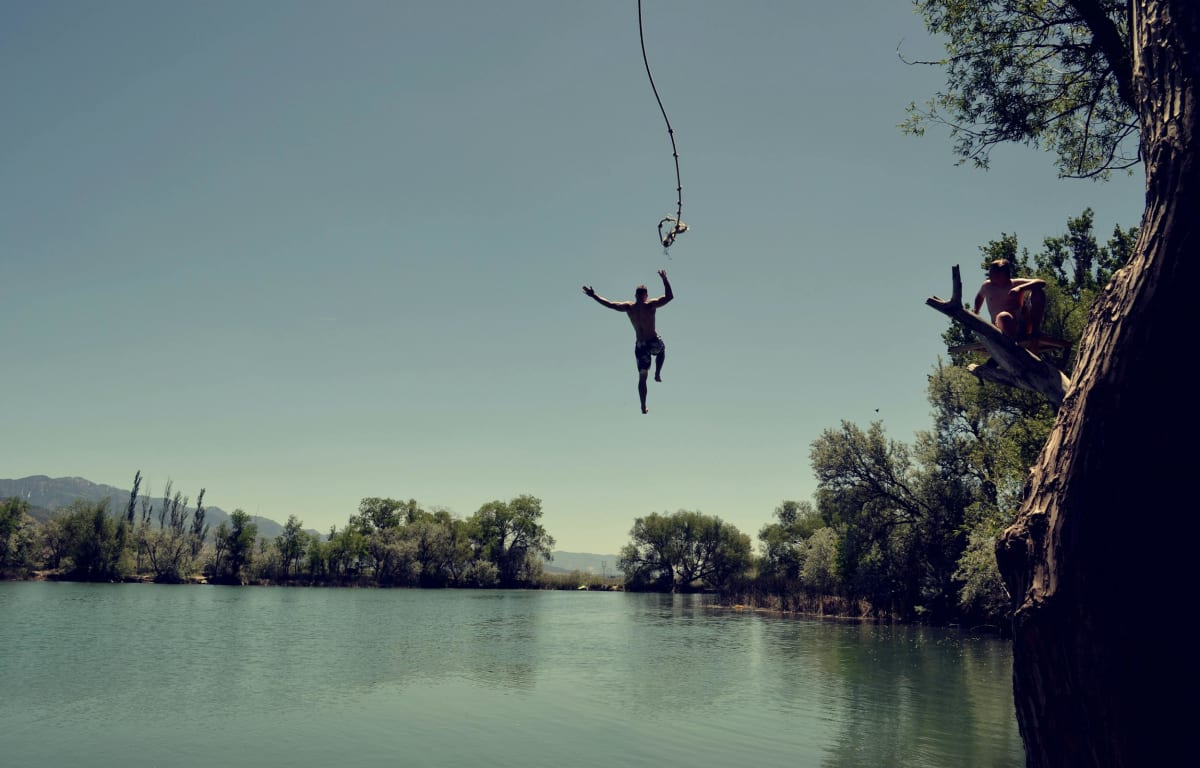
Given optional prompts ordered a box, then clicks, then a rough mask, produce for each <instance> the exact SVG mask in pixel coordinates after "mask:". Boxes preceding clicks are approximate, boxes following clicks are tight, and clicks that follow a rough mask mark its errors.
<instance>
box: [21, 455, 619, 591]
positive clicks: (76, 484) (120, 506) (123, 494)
mask: <svg viewBox="0 0 1200 768" xmlns="http://www.w3.org/2000/svg"><path fill="white" fill-rule="evenodd" d="M129 490H130V489H128V488H126V489H121V488H117V487H116V486H112V485H103V484H101V483H93V482H92V481H90V480H85V479H84V478H82V477H47V476H46V475H30V476H29V477H22V478H20V479H17V480H4V479H0V499H7V498H10V497H14V496H15V497H17V498H20V499H24V500H25V501H26V502H28V503H29V507H30V509H29V513H30V515H31V516H32V517H33V518H34V519H35V520H37V521H39V522H43V523H44V522H45V521H46V520H48V519H49V518H50V516H51V515H53V514H54V512H55V511H57V510H58V509H60V508H62V507H65V506H67V505H69V504H70V503H71V502H73V501H77V500H80V499H82V500H83V501H87V502H92V503H95V502H98V501H103V500H105V499H107V500H108V508H109V510H110V511H111V512H113V513H114V514H116V513H119V512H123V511H124V510H125V509H127V508H128V506H129ZM180 490H182V489H180ZM143 500H146V502H147V503H149V504H153V505H154V508H155V509H156V510H157V509H158V508H159V507H160V506H161V505H162V503H163V500H162V499H161V498H157V499H155V498H149V499H147V497H146V496H144V495H139V496H138V501H137V512H136V513H135V514H137V515H140V514H141V509H142V503H143ZM204 510H205V522H209V523H211V524H212V528H213V529H214V530H215V529H216V527H217V526H218V525H220V524H221V523H222V522H223V521H225V520H228V519H229V513H228V512H226V511H225V510H223V509H221V508H220V507H208V506H206V507H205V508H204ZM156 514H157V513H156ZM251 519H252V520H253V522H254V523H255V524H256V525H257V526H258V535H259V536H260V537H261V538H264V539H273V538H275V537H276V536H278V535H279V534H281V533H283V525H282V524H281V523H279V522H277V521H275V520H271V519H270V518H266V517H257V516H251ZM310 532H311V533H316V534H318V535H324V533H323V532H318V531H310ZM552 554H553V556H554V559H553V561H551V562H549V563H546V566H545V568H546V571H548V572H550V573H570V572H571V571H580V572H581V573H591V574H596V575H606V574H607V575H618V574H619V571H617V556H616V555H594V554H590V553H587V552H559V551H556V552H554V553H552Z"/></svg>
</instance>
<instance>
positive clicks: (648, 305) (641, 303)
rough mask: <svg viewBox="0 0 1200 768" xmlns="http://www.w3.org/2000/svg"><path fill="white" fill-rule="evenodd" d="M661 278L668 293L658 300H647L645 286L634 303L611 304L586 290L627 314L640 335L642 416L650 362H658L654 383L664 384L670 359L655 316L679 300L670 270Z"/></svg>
mask: <svg viewBox="0 0 1200 768" xmlns="http://www.w3.org/2000/svg"><path fill="white" fill-rule="evenodd" d="M658 276H659V277H661V278H662V281H663V290H664V291H665V293H663V295H662V296H659V297H657V298H654V299H650V298H647V297H648V296H649V295H650V292H649V291H648V290H647V289H646V286H644V285H639V286H638V287H637V289H636V290H635V291H634V293H633V301H610V300H608V299H606V298H604V297H603V296H599V295H597V294H596V291H595V290H593V288H592V286H590V285H585V286H583V292H584V293H585V294H587V295H588V296H591V297H592V298H593V299H595V300H596V302H597V303H599V304H603V305H604V306H606V307H608V308H609V309H615V310H616V311H618V312H624V313H625V314H627V315H629V322H631V323H633V331H634V333H635V334H637V342H636V343H635V344H634V346H633V355H634V357H636V358H637V367H638V396H639V397H640V398H641V400H642V413H647V408H646V378H647V377H648V376H649V375H650V358H651V357H653V358H654V380H655V381H662V367H663V360H665V359H666V357H667V347H666V345H665V344H663V340H662V339H661V338H660V337H659V335H658V333H657V332H656V331H655V330H654V313H655V312H656V311H657V310H658V308H659V307H661V306H663V305H664V304H666V303H667V302H668V301H670V300H671V299H673V298H675V294H673V293H672V292H671V283H670V282H669V281H668V280H667V272H666V270H664V269H660V270H658Z"/></svg>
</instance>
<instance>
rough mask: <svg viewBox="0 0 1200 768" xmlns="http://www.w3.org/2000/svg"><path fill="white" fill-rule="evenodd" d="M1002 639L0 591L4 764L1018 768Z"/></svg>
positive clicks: (688, 609)
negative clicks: (931, 767)
mask: <svg viewBox="0 0 1200 768" xmlns="http://www.w3.org/2000/svg"><path fill="white" fill-rule="evenodd" d="M1011 671H1012V659H1011V653H1010V650H1009V647H1008V646H1007V644H1005V643H1002V642H999V641H996V640H991V639H978V638H968V637H964V636H961V635H958V634H955V633H951V632H942V631H936V630H929V629H920V628H895V627H876V626H870V625H858V624H845V623H835V622H821V621H810V620H801V619H785V618H779V617H771V616H764V615H759V614H754V613H738V612H732V611H722V610H715V609H712V608H706V607H704V605H703V602H702V600H701V599H700V598H699V597H695V596H665V595H626V594H622V593H595V592H504V591H478V592H477V591H463V590H438V591H432V590H430V591H419V590H335V589H299V588H289V589H271V588H257V587H255V588H230V587H213V586H208V587H204V586H180V587H171V586H156V585H149V584H116V585H89V584H55V583H12V582H9V583H0V765H3V766H5V768H23V767H24V766H28V767H29V768H45V767H46V766H96V767H99V768H106V767H107V766H114V767H116V766H120V767H121V768H134V767H136V766H276V765H278V766H290V767H293V768H308V767H309V766H330V765H338V766H375V765H395V766H460V765H461V766H492V765H494V766H543V765H544V766H564V767H565V766H571V767H574V766H582V767H587V766H604V767H605V768H613V766H674V765H680V766H684V765H686V766H689V767H690V768H704V767H706V766H731V765H737V766H773V765H779V766H784V765H786V766H871V767H872V768H877V767H878V766H914V767H916V766H920V767H921V768H928V767H930V766H954V767H955V768H959V767H962V766H1014V767H1015V766H1021V765H1023V764H1024V756H1023V753H1022V751H1021V741H1020V736H1019V734H1018V732H1017V725H1016V719H1015V715H1014V711H1013V704H1012V694H1011V677H1010V676H1011Z"/></svg>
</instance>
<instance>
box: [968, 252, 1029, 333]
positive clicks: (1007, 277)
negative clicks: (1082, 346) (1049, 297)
mask: <svg viewBox="0 0 1200 768" xmlns="http://www.w3.org/2000/svg"><path fill="white" fill-rule="evenodd" d="M984 300H986V301H987V307H988V312H989V313H991V315H992V325H994V326H996V327H997V328H999V329H1000V330H1001V331H1002V332H1003V333H1004V335H1005V336H1008V337H1009V338H1011V339H1013V340H1014V341H1022V340H1025V339H1028V340H1029V341H1030V343H1029V351H1030V352H1032V353H1033V354H1035V355H1036V354H1038V349H1039V348H1038V337H1039V336H1041V333H1042V317H1043V316H1044V315H1045V313H1046V281H1045V280H1039V279H1037V278H1024V277H1022V278H1014V277H1013V276H1012V262H1010V261H1009V260H1008V259H996V260H995V261H993V262H991V263H989V264H988V267H987V279H986V280H984V281H983V285H982V286H980V288H979V293H977V294H975V309H974V312H975V314H979V308H980V307H981V306H982V305H983V302H984Z"/></svg>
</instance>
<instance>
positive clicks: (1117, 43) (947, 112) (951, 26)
mask: <svg viewBox="0 0 1200 768" xmlns="http://www.w3.org/2000/svg"><path fill="white" fill-rule="evenodd" d="M914 5H915V6H916V9H917V11H918V12H919V13H920V14H921V15H922V16H923V17H924V19H925V24H926V27H927V28H928V29H929V31H930V32H931V33H933V34H934V35H936V36H939V37H941V38H942V39H943V40H944V41H945V48H946V56H945V57H944V58H941V59H939V60H936V61H920V62H914V63H921V64H930V65H935V66H938V67H941V68H943V69H944V70H945V72H946V76H947V84H946V89H945V90H944V91H941V92H939V93H937V94H936V95H935V96H933V97H932V98H931V99H929V100H928V101H927V102H926V103H925V104H924V105H923V106H918V105H917V104H915V103H914V104H912V105H910V106H909V118H908V120H907V121H905V123H904V124H903V127H904V128H905V129H906V130H908V131H909V132H912V133H917V134H920V133H923V132H924V130H925V127H926V126H927V125H929V124H931V123H933V124H943V125H946V126H948V127H949V129H950V136H951V138H952V140H953V142H954V150H955V152H956V153H957V154H958V155H959V156H960V157H961V158H962V160H963V161H964V162H971V163H974V164H975V165H977V166H980V167H985V168H986V167H987V165H988V162H989V159H990V154H991V151H992V149H993V148H994V147H995V146H996V145H998V144H1002V143H1007V142H1017V143H1022V144H1029V145H1032V146H1037V147H1042V148H1045V149H1047V150H1050V151H1051V152H1054V153H1055V155H1056V157H1057V165H1058V169H1059V172H1060V173H1061V174H1062V175H1064V176H1076V177H1088V176H1100V177H1103V176H1105V175H1106V174H1108V173H1109V172H1111V171H1113V170H1119V169H1124V168H1129V167H1131V166H1133V165H1135V164H1137V163H1138V161H1139V155H1138V145H1137V133H1138V120H1137V112H1136V110H1135V103H1134V97H1133V87H1134V86H1133V71H1132V57H1131V54H1130V43H1129V29H1128V8H1127V4H1126V2H1125V1H1124V0H978V1H973V2H961V0H916V2H915V3H914Z"/></svg>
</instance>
